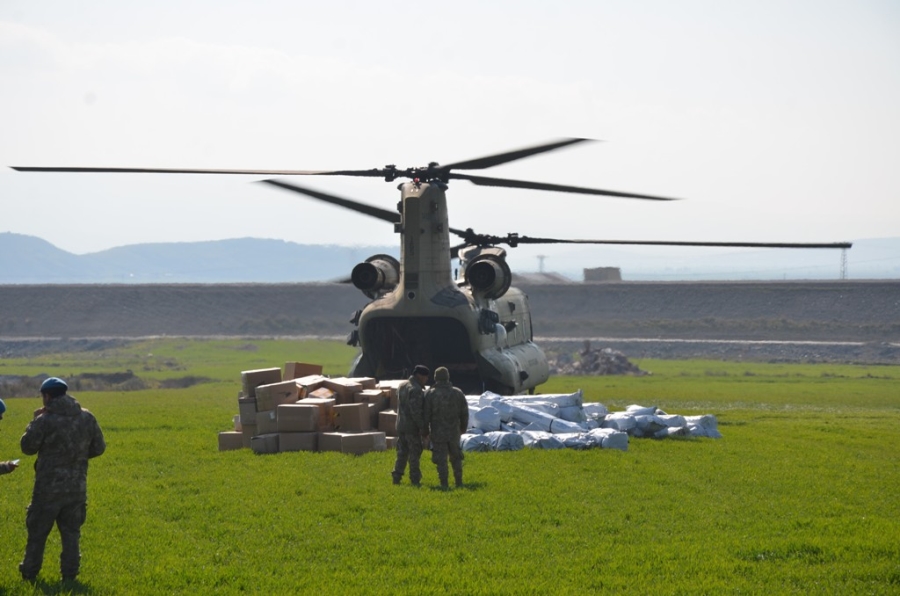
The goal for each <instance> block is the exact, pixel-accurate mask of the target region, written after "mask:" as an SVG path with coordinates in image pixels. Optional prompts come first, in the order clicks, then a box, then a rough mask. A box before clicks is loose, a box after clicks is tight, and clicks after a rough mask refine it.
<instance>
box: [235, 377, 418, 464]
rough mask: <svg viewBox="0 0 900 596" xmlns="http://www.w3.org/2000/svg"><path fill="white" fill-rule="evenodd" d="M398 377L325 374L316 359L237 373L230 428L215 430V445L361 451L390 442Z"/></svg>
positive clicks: (270, 450)
mask: <svg viewBox="0 0 900 596" xmlns="http://www.w3.org/2000/svg"><path fill="white" fill-rule="evenodd" d="M400 383H402V381H382V382H380V383H379V382H377V381H376V380H375V379H372V378H368V377H365V378H346V377H340V378H329V377H326V376H324V375H323V374H322V367H321V366H320V365H316V364H305V363H302V362H288V363H287V364H285V365H284V369H283V371H282V369H280V368H264V369H257V370H246V371H243V372H242V373H241V385H242V388H241V393H240V395H239V396H238V412H239V413H238V415H237V416H235V422H234V426H235V428H234V430H233V431H224V432H220V433H219V450H220V451H226V450H230V449H241V448H250V449H252V450H253V451H254V452H256V453H278V452H282V451H340V452H342V453H355V454H361V453H367V452H369V451H384V450H385V449H387V448H393V447H394V446H395V442H396V425H397V389H398V387H399V386H400Z"/></svg>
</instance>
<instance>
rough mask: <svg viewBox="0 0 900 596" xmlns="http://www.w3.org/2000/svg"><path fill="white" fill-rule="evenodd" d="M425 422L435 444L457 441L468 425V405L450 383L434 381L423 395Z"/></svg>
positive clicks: (461, 393) (461, 394)
mask: <svg viewBox="0 0 900 596" xmlns="http://www.w3.org/2000/svg"><path fill="white" fill-rule="evenodd" d="M425 422H426V424H428V428H429V434H430V435H431V440H432V441H433V442H435V443H439V442H444V441H455V440H459V436H460V435H461V434H463V433H464V432H466V427H467V426H468V425H469V404H468V403H467V402H466V396H465V395H464V394H463V392H462V391H460V390H459V389H457V388H456V387H454V386H453V385H451V384H450V381H436V382H435V384H434V386H433V387H431V389H429V390H428V391H427V392H426V393H425Z"/></svg>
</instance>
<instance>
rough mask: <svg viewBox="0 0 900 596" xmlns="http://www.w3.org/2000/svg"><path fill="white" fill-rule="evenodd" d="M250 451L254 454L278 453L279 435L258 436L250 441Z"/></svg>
mask: <svg viewBox="0 0 900 596" xmlns="http://www.w3.org/2000/svg"><path fill="white" fill-rule="evenodd" d="M250 449H252V450H253V452H254V453H278V433H266V434H264V435H256V436H255V437H253V438H252V439H250Z"/></svg>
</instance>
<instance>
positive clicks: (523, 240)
mask: <svg viewBox="0 0 900 596" xmlns="http://www.w3.org/2000/svg"><path fill="white" fill-rule="evenodd" d="M500 242H504V243H507V244H510V246H515V245H516V244H635V245H642V246H720V247H738V248H850V247H852V246H853V243H852V242H826V243H822V242H693V241H675V240H671V241H670V240H562V239H559V238H530V237H528V236H515V235H514V234H510V235H509V236H508V237H507V238H506V239H501V240H500Z"/></svg>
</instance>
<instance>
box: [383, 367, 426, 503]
mask: <svg viewBox="0 0 900 596" xmlns="http://www.w3.org/2000/svg"><path fill="white" fill-rule="evenodd" d="M429 374H431V371H430V370H428V367H427V366H422V365H421V364H420V365H418V366H416V367H415V368H414V369H413V374H412V376H411V377H410V378H409V380H408V381H407V382H405V383H403V384H402V385H401V386H400V389H399V391H398V393H399V396H398V397H399V399H398V404H397V461H396V462H394V471H393V472H391V476H393V477H394V484H400V480H401V479H402V478H403V472H404V471H405V470H406V463H407V461H409V481H410V482H412V484H413V486H419V482H421V480H422V470H421V469H420V467H419V460H420V459H421V458H422V448H423V446H422V441H423V438H424V437H425V436H426V435H427V434H428V433H427V430H426V429H427V427H426V425H425V407H424V403H423V401H422V400H423V397H424V395H425V385H426V384H427V383H428V375H429Z"/></svg>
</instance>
